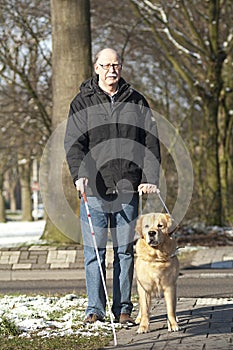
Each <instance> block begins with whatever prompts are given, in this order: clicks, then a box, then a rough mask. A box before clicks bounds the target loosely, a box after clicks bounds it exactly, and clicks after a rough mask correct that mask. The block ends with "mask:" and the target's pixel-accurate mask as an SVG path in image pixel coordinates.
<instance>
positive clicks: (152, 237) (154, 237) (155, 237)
mask: <svg viewBox="0 0 233 350" xmlns="http://www.w3.org/2000/svg"><path fill="white" fill-rule="evenodd" d="M148 238H149V242H148V244H149V245H150V246H151V247H157V246H158V245H159V243H160V242H159V233H158V231H148Z"/></svg>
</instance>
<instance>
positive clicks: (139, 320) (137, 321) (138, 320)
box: [135, 316, 141, 324]
mask: <svg viewBox="0 0 233 350" xmlns="http://www.w3.org/2000/svg"><path fill="white" fill-rule="evenodd" d="M140 322H141V317H139V316H138V317H137V318H136V320H135V323H136V324H140Z"/></svg>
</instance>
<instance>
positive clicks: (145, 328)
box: [137, 324, 150, 334]
mask: <svg viewBox="0 0 233 350" xmlns="http://www.w3.org/2000/svg"><path fill="white" fill-rule="evenodd" d="M148 332H150V329H149V325H141V324H140V325H139V327H138V330H137V333H138V334H142V333H148Z"/></svg>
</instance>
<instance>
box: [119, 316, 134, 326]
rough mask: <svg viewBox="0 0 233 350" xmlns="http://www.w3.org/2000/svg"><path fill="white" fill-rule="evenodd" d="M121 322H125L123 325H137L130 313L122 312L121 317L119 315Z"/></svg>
mask: <svg viewBox="0 0 233 350" xmlns="http://www.w3.org/2000/svg"><path fill="white" fill-rule="evenodd" d="M119 323H121V324H123V325H126V326H129V327H130V326H131V327H132V326H135V325H136V323H135V322H134V320H133V319H132V317H130V315H129V314H124V313H122V314H120V317H119Z"/></svg>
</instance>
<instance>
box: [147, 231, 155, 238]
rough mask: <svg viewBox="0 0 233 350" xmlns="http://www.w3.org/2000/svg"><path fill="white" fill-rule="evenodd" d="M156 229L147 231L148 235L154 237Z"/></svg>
mask: <svg viewBox="0 0 233 350" xmlns="http://www.w3.org/2000/svg"><path fill="white" fill-rule="evenodd" d="M156 233H157V232H156V231H149V232H148V235H149V237H154V236H155V235H156Z"/></svg>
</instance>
